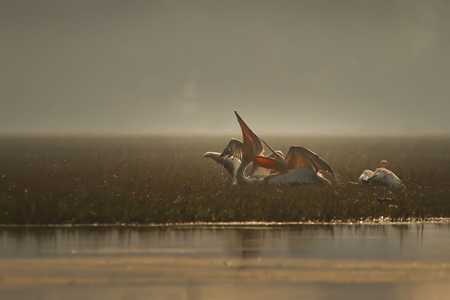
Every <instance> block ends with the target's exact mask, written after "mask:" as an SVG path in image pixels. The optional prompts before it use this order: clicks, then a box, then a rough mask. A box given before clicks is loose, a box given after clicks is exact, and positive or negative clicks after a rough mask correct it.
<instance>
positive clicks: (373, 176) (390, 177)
mask: <svg viewBox="0 0 450 300" xmlns="http://www.w3.org/2000/svg"><path fill="white" fill-rule="evenodd" d="M388 166H389V163H388V161H387V160H382V161H380V164H379V167H378V168H377V169H375V171H372V170H364V171H363V172H362V174H361V176H359V179H358V182H359V183H360V184H374V185H384V186H388V187H393V188H402V187H403V188H404V185H403V182H402V181H401V180H400V178H398V177H397V175H395V174H394V172H392V171H391V170H389V169H388Z"/></svg>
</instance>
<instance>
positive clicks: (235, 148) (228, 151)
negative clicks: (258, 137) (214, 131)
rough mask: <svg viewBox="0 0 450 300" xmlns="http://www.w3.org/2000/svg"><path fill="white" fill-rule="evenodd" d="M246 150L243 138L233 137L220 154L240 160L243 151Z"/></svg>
mask: <svg viewBox="0 0 450 300" xmlns="http://www.w3.org/2000/svg"><path fill="white" fill-rule="evenodd" d="M243 151H244V144H243V143H242V141H241V140H238V139H235V138H232V139H231V140H230V141H229V142H228V145H227V146H226V147H225V149H223V151H222V153H221V154H220V156H221V157H225V156H226V157H234V158H237V159H239V160H242V152H243Z"/></svg>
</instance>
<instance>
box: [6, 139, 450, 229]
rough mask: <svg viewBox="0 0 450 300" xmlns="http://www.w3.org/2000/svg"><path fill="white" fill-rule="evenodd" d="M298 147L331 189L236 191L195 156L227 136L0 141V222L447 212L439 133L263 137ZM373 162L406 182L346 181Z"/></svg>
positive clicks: (443, 144) (449, 202)
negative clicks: (329, 171) (399, 185)
mask: <svg viewBox="0 0 450 300" xmlns="http://www.w3.org/2000/svg"><path fill="white" fill-rule="evenodd" d="M266 140H267V141H268V142H269V143H271V144H272V145H273V146H274V147H275V148H277V149H281V150H282V151H284V152H285V153H286V151H287V148H288V146H289V145H292V144H298V145H302V146H306V147H308V148H310V149H312V150H313V151H315V152H317V153H319V154H320V155H321V156H322V157H323V158H324V159H326V160H327V161H328V162H329V163H330V164H331V165H332V166H333V168H334V169H335V171H336V173H337V178H338V179H337V181H336V182H335V183H334V185H333V186H332V187H323V186H300V187H280V188H276V187H258V188H257V187H237V186H232V184H231V178H230V176H229V175H228V174H227V173H226V171H225V170H224V169H222V168H221V167H220V166H218V165H216V164H215V163H214V162H213V161H212V160H210V159H205V158H203V154H204V152H206V151H218V152H220V151H221V150H222V149H223V148H224V147H225V145H226V144H227V142H228V138H227V137H162V136H157V137H155V136H154V137H150V136H148V137H111V136H110V137H102V136H98V137H45V136H44V137H43V136H40V137H37V136H2V137H0V224H62V223H69V224H72V223H116V222H120V223H140V224H146V223H173V222H230V221H267V222H299V221H320V222H323V221H325V222H330V221H335V220H344V221H348V220H350V221H358V220H373V219H378V218H380V217H382V216H383V217H385V218H389V219H390V220H404V219H411V218H413V219H414V218H418V219H421V218H429V217H450V173H449V170H450V138H449V137H421V138H417V137H416V138H413V137H378V138H374V137H372V138H361V137H321V138H313V137H272V138H270V137H268V138H266ZM381 159H387V160H389V162H390V168H391V169H392V170H393V171H394V172H395V173H397V174H398V175H399V177H400V178H401V179H402V180H403V181H404V183H405V185H406V188H407V189H406V192H404V193H403V192H397V193H396V194H394V195H392V196H391V197H395V198H396V199H397V203H395V205H389V204H384V203H379V202H378V201H377V199H376V197H377V196H382V195H383V193H384V192H383V191H382V190H380V189H377V188H374V187H361V186H358V185H355V184H353V183H352V182H356V181H357V178H358V177H359V175H360V173H361V172H362V171H363V170H364V169H366V168H369V169H374V168H375V167H376V166H377V163H378V162H379V161H380V160H381Z"/></svg>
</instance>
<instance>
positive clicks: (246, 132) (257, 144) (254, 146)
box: [234, 111, 264, 156]
mask: <svg viewBox="0 0 450 300" xmlns="http://www.w3.org/2000/svg"><path fill="white" fill-rule="evenodd" d="M234 113H235V114H236V117H237V120H238V122H239V126H241V130H242V137H243V140H244V153H245V154H248V155H254V156H257V155H260V154H261V153H262V152H263V150H264V147H263V145H262V143H261V141H260V139H259V138H258V136H257V135H256V134H255V133H254V132H253V131H252V130H251V129H250V127H248V125H247V124H245V122H244V120H242V118H241V116H239V114H238V113H237V112H236V111H235V112H234Z"/></svg>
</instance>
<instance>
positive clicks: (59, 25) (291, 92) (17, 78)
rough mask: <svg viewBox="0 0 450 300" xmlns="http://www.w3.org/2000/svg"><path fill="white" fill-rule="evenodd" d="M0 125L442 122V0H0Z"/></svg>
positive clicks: (102, 128) (295, 129) (445, 67)
mask: <svg viewBox="0 0 450 300" xmlns="http://www.w3.org/2000/svg"><path fill="white" fill-rule="evenodd" d="M0 101H1V109H0V132H59V133H61V132H71V133H80V132H81V133H84V132H88V133H97V132H102V133H105V132H106V133H107V132H111V133H127V132H130V133H154V132H162V133H165V132H177V133H189V134H192V133H215V132H220V133H229V132H233V133H234V132H236V133H239V127H238V124H237V122H236V119H235V117H234V113H233V111H234V110H237V111H238V112H240V114H241V116H242V117H243V118H244V120H246V121H247V123H248V124H249V125H250V126H251V127H252V128H253V129H254V130H255V131H256V132H258V133H261V134H262V133H287V134H291V133H293V134H315V133H325V134H352V133H358V134H361V133H362V134H364V133H371V134H384V133H450V118H449V113H450V1H449V0H435V1H433V0H431V1H430V0H423V1H417V0H401V1H398V0H354V1H350V0H339V1H336V0H322V1H321V0H292V1H283V0H272V1H267V0H142V1H137V0H121V1H117V0H1V1H0Z"/></svg>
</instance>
